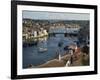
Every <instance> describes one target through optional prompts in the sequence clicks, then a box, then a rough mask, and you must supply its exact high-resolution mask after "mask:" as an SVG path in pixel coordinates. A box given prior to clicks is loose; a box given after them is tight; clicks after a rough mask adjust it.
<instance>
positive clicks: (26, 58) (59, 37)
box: [23, 34, 77, 68]
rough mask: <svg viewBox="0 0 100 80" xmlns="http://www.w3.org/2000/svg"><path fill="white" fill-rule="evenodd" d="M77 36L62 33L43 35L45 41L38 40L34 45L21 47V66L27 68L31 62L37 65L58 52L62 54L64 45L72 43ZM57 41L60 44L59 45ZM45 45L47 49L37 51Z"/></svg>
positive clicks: (53, 56)
mask: <svg viewBox="0 0 100 80" xmlns="http://www.w3.org/2000/svg"><path fill="white" fill-rule="evenodd" d="M76 40H77V37H65V36H64V34H56V35H55V36H50V37H45V42H41V41H40V42H38V44H37V45H35V46H28V47H23V68H28V65H30V64H32V65H33V66H37V65H40V64H43V63H45V62H47V61H49V60H52V59H54V58H55V57H56V56H57V52H60V53H59V54H61V55H64V54H65V51H64V47H65V46H68V45H70V44H73V43H74V41H76ZM59 42H62V43H63V44H62V46H61V47H59V46H58V44H59ZM41 46H45V48H46V49H47V51H44V52H39V48H41Z"/></svg>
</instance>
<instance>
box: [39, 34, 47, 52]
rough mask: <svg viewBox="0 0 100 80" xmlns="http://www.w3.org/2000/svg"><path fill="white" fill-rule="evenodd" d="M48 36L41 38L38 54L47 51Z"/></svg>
mask: <svg viewBox="0 0 100 80" xmlns="http://www.w3.org/2000/svg"><path fill="white" fill-rule="evenodd" d="M47 50H48V49H47V36H44V37H42V38H39V42H38V52H45V51H47Z"/></svg>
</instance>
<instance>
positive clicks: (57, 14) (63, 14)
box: [22, 11, 90, 20]
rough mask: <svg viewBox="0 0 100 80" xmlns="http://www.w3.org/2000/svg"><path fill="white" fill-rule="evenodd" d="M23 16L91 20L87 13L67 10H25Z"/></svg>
mask: <svg viewBox="0 0 100 80" xmlns="http://www.w3.org/2000/svg"><path fill="white" fill-rule="evenodd" d="M22 14H23V18H30V19H41V20H47V19H48V20H50V19H53V20H89V19H90V15H89V14H88V13H87V14H86V13H67V12H43V11H41V12H40V11H23V13H22Z"/></svg>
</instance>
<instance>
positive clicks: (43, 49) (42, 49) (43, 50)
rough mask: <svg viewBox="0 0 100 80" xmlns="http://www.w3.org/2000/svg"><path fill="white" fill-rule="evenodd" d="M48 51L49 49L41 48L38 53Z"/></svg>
mask: <svg viewBox="0 0 100 80" xmlns="http://www.w3.org/2000/svg"><path fill="white" fill-rule="evenodd" d="M47 50H48V49H47V48H41V47H40V48H39V50H38V51H39V52H45V51H47Z"/></svg>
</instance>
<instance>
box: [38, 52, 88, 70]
mask: <svg viewBox="0 0 100 80" xmlns="http://www.w3.org/2000/svg"><path fill="white" fill-rule="evenodd" d="M83 55H84V53H82V52H80V53H79V54H78V55H77V59H76V60H75V59H73V63H72V64H70V65H69V66H87V65H89V61H88V60H89V55H85V56H83ZM68 60H70V54H65V55H64V56H62V57H61V59H60V60H59V59H53V60H50V61H47V62H46V63H44V64H41V65H38V66H37V67H38V68H45V67H64V66H67V67H68V65H66V63H67V62H68ZM84 62H85V63H84ZM87 63H88V64H87Z"/></svg>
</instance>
